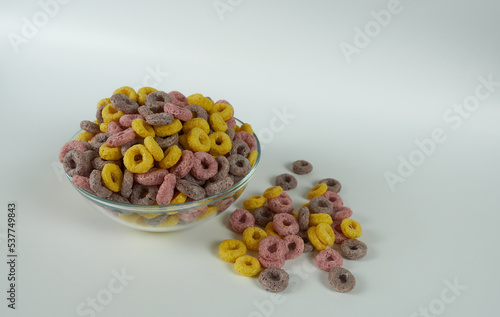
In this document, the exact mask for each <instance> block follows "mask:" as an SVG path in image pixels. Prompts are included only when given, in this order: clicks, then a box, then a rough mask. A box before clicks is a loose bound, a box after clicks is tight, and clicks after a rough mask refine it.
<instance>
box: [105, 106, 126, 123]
mask: <svg viewBox="0 0 500 317" xmlns="http://www.w3.org/2000/svg"><path fill="white" fill-rule="evenodd" d="M124 114H125V113H123V112H121V111H119V110H117V109H116V108H115V107H113V105H111V104H109V105H107V106H106V107H104V108H103V109H102V120H103V121H104V123H110V122H111V121H114V122H118V120H120V117H121V116H123V115H124Z"/></svg>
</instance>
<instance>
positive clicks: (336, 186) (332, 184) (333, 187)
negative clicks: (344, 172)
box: [318, 178, 342, 193]
mask: <svg viewBox="0 0 500 317" xmlns="http://www.w3.org/2000/svg"><path fill="white" fill-rule="evenodd" d="M319 183H324V184H326V186H328V190H329V191H331V192H334V193H338V192H339V191H340V190H341V189H342V185H341V184H340V182H339V181H338V180H336V179H335V178H323V179H322V180H320V181H319V182H318V184H319Z"/></svg>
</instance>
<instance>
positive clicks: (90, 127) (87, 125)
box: [80, 120, 101, 134]
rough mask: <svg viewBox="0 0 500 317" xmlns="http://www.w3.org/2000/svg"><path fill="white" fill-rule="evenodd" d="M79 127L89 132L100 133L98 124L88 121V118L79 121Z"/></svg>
mask: <svg viewBox="0 0 500 317" xmlns="http://www.w3.org/2000/svg"><path fill="white" fill-rule="evenodd" d="M80 129H82V130H84V131H87V132H90V133H92V134H98V133H101V129H100V128H99V125H98V124H97V123H95V122H92V121H89V120H83V121H82V122H80Z"/></svg>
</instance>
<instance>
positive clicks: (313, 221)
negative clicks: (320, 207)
mask: <svg viewBox="0 0 500 317" xmlns="http://www.w3.org/2000/svg"><path fill="white" fill-rule="evenodd" d="M320 223H326V224H327V225H331V224H332V223H333V220H332V217H331V216H330V215H328V214H310V215H309V226H310V227H311V226H317V225H318V224H320Z"/></svg>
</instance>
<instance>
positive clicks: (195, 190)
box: [175, 179, 206, 200]
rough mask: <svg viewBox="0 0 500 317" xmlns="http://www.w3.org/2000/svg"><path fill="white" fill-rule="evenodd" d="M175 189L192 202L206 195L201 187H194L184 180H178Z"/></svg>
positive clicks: (193, 184)
mask: <svg viewBox="0 0 500 317" xmlns="http://www.w3.org/2000/svg"><path fill="white" fill-rule="evenodd" d="M175 187H176V188H177V190H178V191H180V192H181V193H183V194H185V195H186V196H188V197H190V198H192V199H194V200H199V199H202V198H205V195H206V193H205V189H204V188H203V187H201V186H199V185H196V184H195V183H191V182H188V181H187V180H185V179H178V180H177V184H176V185H175Z"/></svg>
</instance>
